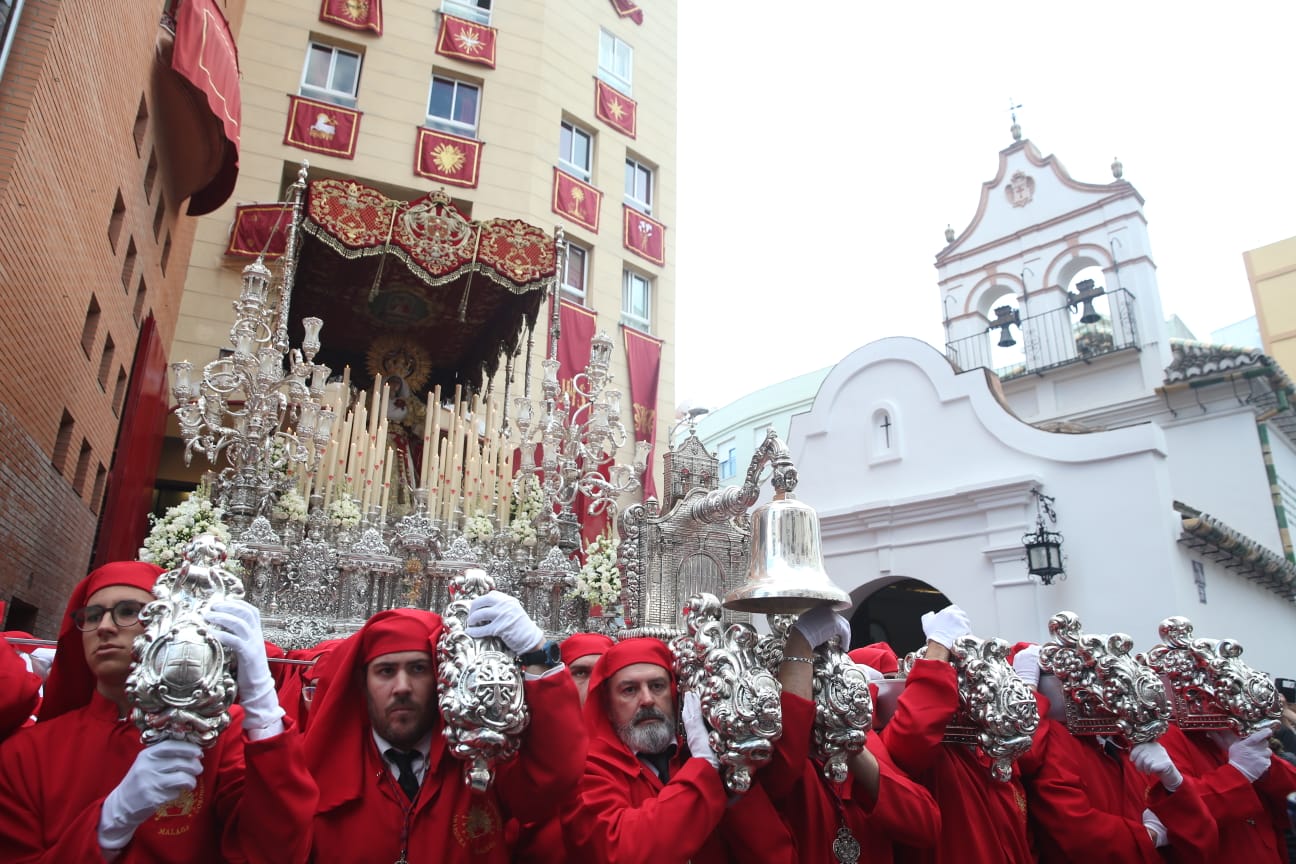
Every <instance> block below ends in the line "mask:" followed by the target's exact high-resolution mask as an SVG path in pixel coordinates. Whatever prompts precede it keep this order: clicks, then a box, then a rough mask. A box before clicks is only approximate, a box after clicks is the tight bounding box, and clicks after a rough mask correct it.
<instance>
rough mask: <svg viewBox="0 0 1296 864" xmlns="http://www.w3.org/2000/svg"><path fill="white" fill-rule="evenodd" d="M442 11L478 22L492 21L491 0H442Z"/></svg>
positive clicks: (488, 22)
mask: <svg viewBox="0 0 1296 864" xmlns="http://www.w3.org/2000/svg"><path fill="white" fill-rule="evenodd" d="M441 11H442V12H444V13H445V14H447V15H453V16H454V17H456V18H463V19H464V20H465V21H476V22H477V23H478V24H490V22H491V0H441Z"/></svg>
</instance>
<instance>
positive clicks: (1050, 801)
mask: <svg viewBox="0 0 1296 864" xmlns="http://www.w3.org/2000/svg"><path fill="white" fill-rule="evenodd" d="M1018 766H1019V768H1020V769H1021V770H1022V782H1023V783H1024V784H1025V786H1026V794H1027V800H1028V803H1029V809H1030V818H1031V823H1032V824H1033V825H1034V826H1035V829H1036V830H1035V841H1036V843H1038V844H1039V860H1040V862H1041V864H1067V862H1072V861H1083V862H1111V864H1155V862H1158V861H1163V860H1166V859H1164V858H1162V857H1161V853H1160V852H1158V851H1157V848H1156V846H1155V845H1154V844H1153V842H1152V838H1151V837H1150V836H1149V835H1148V832H1147V829H1146V828H1144V827H1143V811H1144V810H1145V809H1151V810H1152V812H1153V813H1155V814H1156V816H1157V818H1158V819H1160V820H1161V822H1162V823H1163V824H1164V825H1165V826H1166V831H1167V833H1168V834H1169V835H1170V844H1169V846H1168V847H1166V851H1168V852H1170V853H1171V858H1170V860H1173V861H1182V862H1201V864H1208V862H1212V861H1215V860H1216V858H1215V853H1216V849H1217V847H1218V835H1217V833H1216V830H1215V822H1214V820H1213V819H1212V818H1211V816H1210V813H1209V812H1208V811H1207V810H1206V807H1205V805H1204V804H1203V803H1202V800H1201V797H1200V795H1199V794H1198V791H1197V787H1196V784H1195V782H1194V781H1193V780H1192V779H1191V778H1185V780H1184V784H1183V785H1182V786H1180V787H1179V789H1178V790H1176V791H1175V793H1174V794H1170V793H1168V792H1166V791H1165V787H1164V786H1162V785H1161V783H1160V782H1159V781H1155V780H1150V779H1149V778H1148V777H1146V776H1144V775H1142V774H1140V773H1139V772H1138V771H1137V770H1136V769H1135V768H1134V766H1133V764H1131V763H1130V761H1129V758H1128V757H1127V756H1125V755H1124V754H1122V755H1120V756H1119V757H1118V758H1113V757H1112V756H1109V755H1107V753H1106V752H1104V751H1103V749H1102V747H1101V744H1100V742H1099V741H1098V739H1097V738H1094V737H1077V736H1074V735H1072V734H1071V733H1070V732H1068V731H1067V728H1066V726H1065V725H1064V724H1062V723H1059V722H1057V721H1056V720H1050V719H1048V718H1047V717H1045V718H1042V719H1041V720H1040V729H1039V732H1037V733H1036V735H1035V740H1034V742H1033V743H1032V745H1031V749H1030V752H1029V753H1028V754H1027V755H1026V756H1024V757H1023V758H1022V759H1020V760H1018Z"/></svg>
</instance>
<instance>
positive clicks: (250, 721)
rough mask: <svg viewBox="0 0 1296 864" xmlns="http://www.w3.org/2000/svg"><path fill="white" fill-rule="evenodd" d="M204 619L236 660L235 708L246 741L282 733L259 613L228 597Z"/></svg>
mask: <svg viewBox="0 0 1296 864" xmlns="http://www.w3.org/2000/svg"><path fill="white" fill-rule="evenodd" d="M206 617H207V623H208V624H211V625H212V626H213V627H214V628H215V629H214V632H213V634H212V635H214V636H215V637H216V639H217V641H219V642H220V643H221V645H223V646H225V650H226V651H229V652H230V653H231V654H233V655H234V657H235V658H236V659H237V660H238V695H239V704H240V705H242V706H243V711H244V713H245V715H246V716H245V717H244V720H243V730H244V731H245V732H246V733H247V736H248V738H250V739H251V740H253V741H259V740H260V739H262V738H271V737H273V736H275V735H278V734H279V733H281V732H283V730H284V724H283V717H284V710H283V708H282V707H280V705H279V697H278V696H277V695H276V694H275V686H274V678H272V677H271V676H270V662H269V661H268V660H266V651H265V638H264V637H263V636H262V635H261V613H260V612H259V611H257V608H256V607H255V606H253V605H252V604H251V603H248V602H247V601H246V600H241V599H239V598H237V597H230V598H227V599H225V600H221V601H220V602H219V603H213V604H212V605H211V608H210V609H208V610H207V616H206Z"/></svg>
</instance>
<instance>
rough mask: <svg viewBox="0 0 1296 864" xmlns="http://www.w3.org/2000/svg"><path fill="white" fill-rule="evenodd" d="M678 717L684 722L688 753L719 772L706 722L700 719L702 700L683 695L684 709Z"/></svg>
mask: <svg viewBox="0 0 1296 864" xmlns="http://www.w3.org/2000/svg"><path fill="white" fill-rule="evenodd" d="M680 717H681V719H682V720H683V721H684V740H686V741H687V742H688V748H689V752H690V753H692V754H693V755H694V756H695V757H697V758H699V759H705V760H707V761H708V762H710V763H711V767H712V768H715V769H716V770H717V771H718V770H720V760H719V759H717V758H716V755H715V751H714V750H712V749H711V738H710V735H708V734H707V725H706V720H704V719H702V700H701V698H699V697H698V694H696V693H685V694H684V709H683V711H681V712H680Z"/></svg>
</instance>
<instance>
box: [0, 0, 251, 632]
mask: <svg viewBox="0 0 1296 864" xmlns="http://www.w3.org/2000/svg"><path fill="white" fill-rule="evenodd" d="M218 5H219V6H220V7H222V8H223V9H224V11H225V13H226V15H227V17H228V18H229V19H230V22H231V25H232V26H233V27H234V28H237V25H238V22H239V20H240V19H241V18H242V7H243V0H227V2H218ZM229 7H235V8H229ZM17 8H21V14H20V15H17V16H15V14H14V12H15V9H17ZM128 9H130V10H135V11H129V12H128V11H127V10H128ZM0 12H7V13H8V17H9V18H10V19H13V18H15V17H16V21H14V20H10V22H9V24H10V29H11V30H12V33H13V38H12V42H11V48H10V50H9V53H8V54H7V56H6V58H5V60H4V65H3V67H2V68H0V225H3V226H4V241H3V242H0V291H2V292H3V296H4V298H5V303H4V304H3V305H0V600H4V601H7V603H8V610H7V616H6V618H7V620H6V621H5V622H4V623H5V625H6V626H7V627H9V628H21V629H27V630H33V631H35V632H37V633H38V634H40V635H42V636H52V635H53V634H54V632H55V630H56V629H57V626H58V618H59V615H60V614H61V612H62V607H63V605H64V603H65V602H66V597H67V595H68V593H69V592H70V589H71V586H72V585H73V584H74V583H75V582H76V581H77V580H78V579H80V577H81V576H83V575H84V574H85V572H86V569H87V567H88V565H89V563H90V561H91V558H92V555H93V550H94V544H95V535H96V529H97V526H98V524H99V520H100V517H101V510H102V504H103V501H104V499H105V488H106V485H107V482H108V477H109V472H110V470H111V468H112V464H113V457H114V452H115V450H116V448H117V446H118V443H119V442H118V432H119V428H120V427H121V423H122V413H123V411H122V409H123V403H124V401H125V399H126V395H127V392H128V390H129V388H130V381H131V375H132V370H133V366H134V358H135V353H136V346H137V343H138V342H139V340H140V333H141V331H142V330H143V329H147V327H148V326H149V325H148V323H147V322H148V319H149V317H150V316H152V317H153V318H154V319H155V322H156V327H157V331H158V335H159V337H160V342H161V345H163V346H169V345H170V344H171V340H172V338H173V335H174V330H175V324H176V319H177V316H178V314H179V308H180V293H181V291H182V289H183V285H184V278H185V271H186V268H187V266H188V262H189V254H190V249H191V247H192V244H193V234H194V225H195V220H194V219H193V218H191V217H188V216H185V215H183V212H184V202H183V201H176V200H172V196H171V195H170V194H169V190H168V188H167V183H166V180H165V177H166V176H167V172H166V170H165V169H166V167H167V166H166V163H165V158H166V157H165V155H164V154H161V153H160V152H159V149H158V148H157V147H156V146H155V141H156V138H155V132H156V130H157V127H158V125H159V124H161V123H164V122H166V121H167V118H166V117H165V116H162V113H161V112H159V111H158V106H157V105H155V104H154V99H153V89H152V87H151V82H152V81H153V78H154V76H155V74H157V73H156V69H155V67H156V65H157V64H156V63H155V54H156V45H157V42H158V38H159V21H158V15H157V8H156V4H155V5H150V4H125V5H119V4H116V3H103V2H101V0H26V2H25V3H24V4H20V7H15V6H13V5H11V4H9V3H3V4H0ZM90 46H93V48H94V50H87V48H88V47H90Z"/></svg>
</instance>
